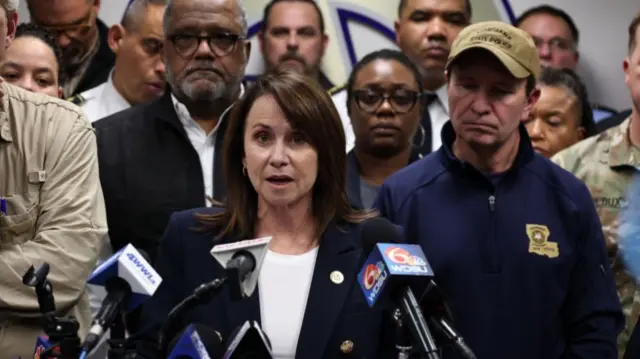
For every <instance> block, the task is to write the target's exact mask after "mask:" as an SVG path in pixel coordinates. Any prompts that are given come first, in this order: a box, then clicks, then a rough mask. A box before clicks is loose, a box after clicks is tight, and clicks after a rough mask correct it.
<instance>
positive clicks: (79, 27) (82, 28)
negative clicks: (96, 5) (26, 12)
mask: <svg viewBox="0 0 640 359" xmlns="http://www.w3.org/2000/svg"><path fill="white" fill-rule="evenodd" d="M94 14H95V11H93V9H89V12H88V13H87V14H86V15H84V16H83V17H82V18H81V19H79V20H77V21H74V23H73V24H71V25H56V26H49V25H42V24H40V27H43V28H45V29H46V30H47V31H49V32H50V33H51V34H52V35H53V36H54V37H60V35H62V34H64V35H65V36H66V37H68V38H71V39H79V38H83V37H85V36H86V35H87V34H88V33H89V31H91V28H92V27H93V25H94V24H95V19H94Z"/></svg>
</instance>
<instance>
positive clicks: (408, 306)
mask: <svg viewBox="0 0 640 359" xmlns="http://www.w3.org/2000/svg"><path fill="white" fill-rule="evenodd" d="M403 294H404V295H402V296H401V297H400V298H401V299H400V310H401V311H402V315H403V317H404V320H405V321H406V322H408V323H410V324H411V325H409V329H411V334H413V338H414V339H415V341H416V342H417V344H418V348H419V349H420V351H421V352H422V353H424V354H425V355H426V358H427V359H440V355H439V354H438V348H437V347H436V342H435V340H434V339H433V336H432V335H431V332H430V331H429V327H428V326H427V322H426V320H425V319H424V315H423V314H422V310H421V309H420V304H419V303H418V300H417V299H416V297H415V295H414V294H413V291H412V290H411V288H409V287H406V288H405V289H404V293H403Z"/></svg>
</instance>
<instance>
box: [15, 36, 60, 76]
mask: <svg viewBox="0 0 640 359" xmlns="http://www.w3.org/2000/svg"><path fill="white" fill-rule="evenodd" d="M27 36H28V37H33V38H36V39H38V40H40V41H42V42H44V43H45V44H46V45H47V46H49V48H51V51H53V55H54V56H55V58H56V62H57V63H58V83H59V84H62V83H63V82H64V81H63V80H64V79H63V78H62V74H63V73H64V72H63V71H62V66H63V65H64V63H63V59H62V48H61V47H60V44H58V40H57V39H56V37H55V36H54V35H53V34H52V33H51V32H49V31H48V30H47V29H45V28H43V27H42V26H40V25H37V24H34V23H22V24H20V25H18V27H17V28H16V35H15V38H16V39H18V38H20V37H27Z"/></svg>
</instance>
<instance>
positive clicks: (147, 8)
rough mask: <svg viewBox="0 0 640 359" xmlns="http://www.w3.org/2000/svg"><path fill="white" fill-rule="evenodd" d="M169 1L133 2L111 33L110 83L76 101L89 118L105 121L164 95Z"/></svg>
mask: <svg viewBox="0 0 640 359" xmlns="http://www.w3.org/2000/svg"><path fill="white" fill-rule="evenodd" d="M166 2H167V0H133V2H132V3H131V4H130V5H129V7H128V8H127V10H126V11H125V14H124V16H123V18H122V22H121V23H120V24H116V25H113V26H112V27H111V28H110V29H109V36H108V42H109V47H111V50H112V51H113V52H114V53H115V54H116V61H115V66H114V68H113V71H111V74H110V75H109V79H108V80H107V82H105V83H103V84H101V85H100V86H97V87H94V88H92V89H90V90H87V91H84V92H82V93H81V94H78V95H76V96H74V97H72V98H71V99H70V100H71V101H72V102H73V103H75V104H76V105H78V106H80V107H81V108H82V109H83V110H84V112H85V114H86V115H87V118H88V119H89V120H90V121H91V122H95V121H97V120H99V119H101V118H104V117H107V116H109V115H112V114H114V113H116V112H120V111H122V110H125V109H127V108H129V107H131V106H135V105H138V104H140V103H144V102H148V101H150V100H152V99H154V98H157V97H158V96H160V95H162V93H163V92H164V87H165V81H164V62H163V61H162V48H163V31H162V14H163V13H164V9H165V6H166Z"/></svg>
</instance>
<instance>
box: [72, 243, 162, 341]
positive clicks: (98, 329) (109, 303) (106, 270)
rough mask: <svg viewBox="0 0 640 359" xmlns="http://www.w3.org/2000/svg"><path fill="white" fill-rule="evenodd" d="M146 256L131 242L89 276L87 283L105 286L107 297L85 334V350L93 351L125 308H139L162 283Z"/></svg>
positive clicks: (126, 309) (128, 309) (130, 309)
mask: <svg viewBox="0 0 640 359" xmlns="http://www.w3.org/2000/svg"><path fill="white" fill-rule="evenodd" d="M146 258H148V256H147V255H146V253H144V252H143V251H138V250H136V248H135V247H134V246H133V245H131V244H127V246H125V247H124V248H122V249H121V250H119V251H118V252H117V253H115V254H114V255H112V256H111V258H109V259H108V260H106V261H105V262H104V263H102V264H101V265H100V266H98V268H96V269H95V270H94V271H93V273H92V274H91V276H90V277H89V280H88V281H87V283H88V284H93V285H99V286H104V287H105V289H106V290H107V297H106V298H105V299H104V300H103V301H102V306H101V307H100V309H99V310H98V314H97V315H96V317H95V318H94V319H93V323H92V326H91V329H89V333H88V334H87V336H86V337H85V341H84V343H83V345H82V349H83V351H84V352H86V353H89V352H91V350H92V349H93V348H94V347H95V346H96V345H97V344H98V342H99V341H100V338H101V337H102V336H103V335H104V333H105V331H106V330H107V329H108V328H109V327H110V326H111V324H112V323H113V322H114V320H115V319H116V318H117V317H118V315H119V314H120V313H121V312H122V311H123V310H124V311H126V312H130V311H132V310H133V309H135V308H137V307H138V306H139V305H140V304H142V302H144V301H145V300H147V299H148V298H150V297H151V296H152V295H153V293H155V291H156V290H157V289H158V287H159V286H160V283H162V278H160V275H158V273H156V271H155V270H154V269H153V268H152V267H151V265H150V264H149V262H148V261H147V259H146Z"/></svg>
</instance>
